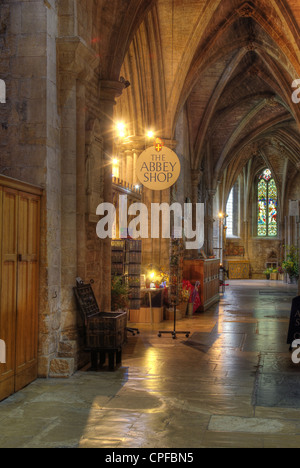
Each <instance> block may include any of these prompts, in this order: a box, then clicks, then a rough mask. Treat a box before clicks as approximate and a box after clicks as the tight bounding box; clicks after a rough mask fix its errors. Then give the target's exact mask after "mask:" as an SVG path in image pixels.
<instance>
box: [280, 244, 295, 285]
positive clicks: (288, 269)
mask: <svg viewBox="0 0 300 468" xmlns="http://www.w3.org/2000/svg"><path fill="white" fill-rule="evenodd" d="M282 268H283V270H284V271H285V273H287V275H288V278H289V281H288V282H289V284H296V283H297V282H298V280H299V249H297V247H295V246H294V245H291V246H288V247H287V256H286V261H285V262H283V263H282Z"/></svg>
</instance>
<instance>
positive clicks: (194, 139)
mask: <svg viewBox="0 0 300 468" xmlns="http://www.w3.org/2000/svg"><path fill="white" fill-rule="evenodd" d="M147 7H148V8H149V9H148V10H147V11H146V10H145V14H144V17H143V20H142V21H141V24H140V25H139V27H138V28H137V30H136V31H135V33H134V34H133V37H132V40H131V42H130V45H129V47H128V51H127V54H126V55H125V58H124V62H123V65H122V68H121V71H120V74H121V75H123V76H125V77H126V79H127V80H129V81H130V82H131V87H130V88H129V90H128V91H126V92H125V94H124V96H122V98H121V99H120V101H119V103H118V105H117V108H116V114H117V115H118V116H122V117H124V118H126V119H127V121H129V122H130V126H131V133H132V134H133V135H142V134H143V132H144V129H145V128H149V127H152V128H154V129H155V130H156V132H157V133H158V134H159V136H162V137H165V138H169V139H172V138H174V137H175V136H176V125H177V121H178V117H179V115H180V113H181V112H186V115H187V122H188V129H187V131H188V141H189V148H187V149H186V151H187V152H188V153H189V158H190V164H191V168H192V169H193V170H195V171H197V170H199V169H203V170H205V166H206V162H207V160H209V162H210V164H209V166H210V168H211V170H210V182H209V184H210V185H211V187H210V188H215V187H216V185H217V182H218V181H220V180H221V179H222V178H223V176H224V171H225V170H226V177H227V179H228V185H229V187H228V190H229V189H230V186H231V184H233V183H234V182H235V180H236V178H237V176H238V175H239V174H240V173H241V171H242V170H243V167H245V166H246V165H247V164H248V161H249V160H251V158H253V157H257V156H258V155H260V157H261V158H263V159H262V161H264V165H267V164H269V165H270V167H272V166H273V170H274V171H278V177H280V175H279V173H281V174H283V173H286V171H287V170H288V171H293V172H294V173H296V172H297V168H298V169H299V164H300V152H299V148H300V133H299V129H300V104H298V105H297V104H295V103H293V102H292V93H293V89H292V83H293V81H294V80H295V79H296V78H300V47H299V46H300V39H299V38H300V35H299V25H300V4H299V1H298V0H256V1H249V2H244V1H239V0H222V1H220V0H214V1H211V0H209V1H208V0H193V1H191V0H188V1H187V0H156V1H155V2H153V3H151V4H150V2H148V5H147ZM285 159H286V160H287V161H286V162H285ZM261 165H262V164H261ZM256 166H257V165H253V167H256ZM257 170H259V167H258V168H257ZM290 173H292V172H290ZM282 177H283V176H282Z"/></svg>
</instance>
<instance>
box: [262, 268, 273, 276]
mask: <svg viewBox="0 0 300 468" xmlns="http://www.w3.org/2000/svg"><path fill="white" fill-rule="evenodd" d="M272 273H273V268H267V269H266V270H265V271H264V275H266V276H267V277H270V276H271V274H272Z"/></svg>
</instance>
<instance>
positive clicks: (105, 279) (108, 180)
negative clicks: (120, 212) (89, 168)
mask: <svg viewBox="0 0 300 468" xmlns="http://www.w3.org/2000/svg"><path fill="white" fill-rule="evenodd" d="M124 88H125V86H124V84H123V83H121V82H119V81H104V80H102V81H101V95H100V106H101V115H100V120H101V131H102V135H103V163H104V174H103V178H104V193H103V197H104V202H109V203H112V157H113V131H114V128H113V112H114V105H115V104H116V102H115V98H116V97H119V96H121V94H122V91H123V90H124ZM102 242H103V258H102V271H101V273H100V274H101V276H102V288H103V289H102V299H101V304H100V306H101V309H102V310H103V311H110V310H111V239H110V238H108V239H105V240H103V241H102Z"/></svg>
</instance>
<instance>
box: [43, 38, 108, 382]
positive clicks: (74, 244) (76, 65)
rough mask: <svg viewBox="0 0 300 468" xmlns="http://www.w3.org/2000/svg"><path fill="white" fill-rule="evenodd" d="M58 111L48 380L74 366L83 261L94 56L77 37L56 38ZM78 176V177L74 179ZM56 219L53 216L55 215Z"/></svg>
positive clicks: (71, 369)
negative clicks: (56, 316)
mask: <svg viewBox="0 0 300 468" xmlns="http://www.w3.org/2000/svg"><path fill="white" fill-rule="evenodd" d="M57 57H58V72H59V99H58V102H59V111H60V117H61V233H60V234H61V285H60V290H61V320H60V323H59V326H58V337H57V343H56V353H55V354H56V357H55V358H54V359H53V360H52V361H51V365H50V374H49V375H50V376H51V377H58V376H61V375H63V376H69V375H71V374H72V373H73V372H74V371H75V370H76V369H77V365H78V361H77V358H78V349H77V338H78V336H77V319H78V311H77V306H76V303H75V299H74V293H73V287H74V285H75V281H76V277H77V276H78V267H79V268H80V267H81V266H82V258H81V257H80V258H78V257H77V253H78V249H79V245H78V242H79V244H80V245H82V243H83V242H84V239H82V237H83V238H84V232H83V231H82V229H81V230H79V236H78V231H77V228H78V224H79V223H81V221H82V220H81V219H80V220H79V222H78V218H77V212H78V209H79V212H80V214H82V211H83V213H84V208H83V210H82V209H81V204H82V203H83V200H85V194H84V181H83V180H82V171H83V174H84V167H83V166H82V164H83V162H84V160H85V114H84V108H85V84H84V82H85V80H88V79H89V77H90V76H91V75H92V74H93V72H94V69H95V67H96V66H97V63H98V60H99V59H98V58H95V54H94V53H93V51H91V50H90V49H89V48H88V47H87V46H86V45H85V44H84V43H83V42H82V41H81V40H80V38H77V37H66V38H59V39H57ZM78 174H79V175H80V177H81V178H78V177H77V176H78ZM57 215H58V214H57Z"/></svg>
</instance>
